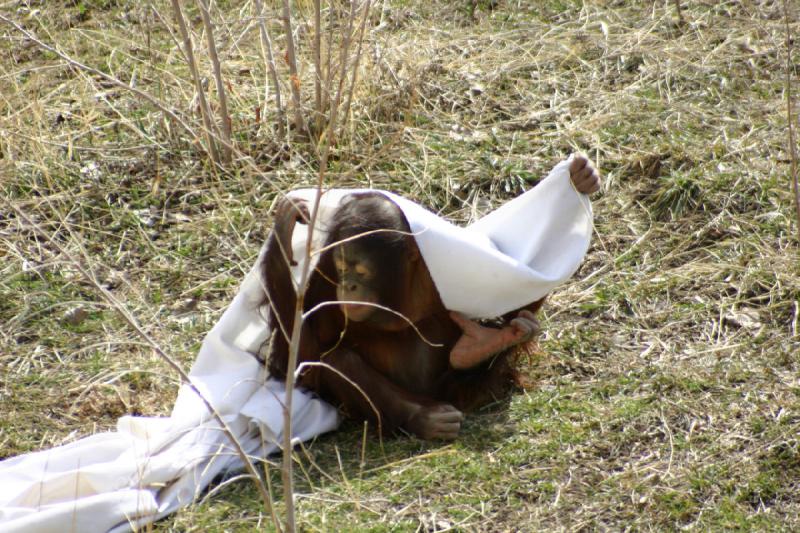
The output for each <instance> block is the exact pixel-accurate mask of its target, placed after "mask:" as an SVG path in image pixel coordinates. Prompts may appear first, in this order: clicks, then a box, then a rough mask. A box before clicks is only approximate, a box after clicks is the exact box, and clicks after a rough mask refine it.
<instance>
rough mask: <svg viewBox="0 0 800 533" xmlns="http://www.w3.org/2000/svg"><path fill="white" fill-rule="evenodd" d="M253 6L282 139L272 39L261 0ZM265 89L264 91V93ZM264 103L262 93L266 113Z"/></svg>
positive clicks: (281, 138) (279, 91)
mask: <svg viewBox="0 0 800 533" xmlns="http://www.w3.org/2000/svg"><path fill="white" fill-rule="evenodd" d="M255 8H256V11H257V16H258V28H259V31H260V33H261V48H262V53H264V55H265V57H266V60H265V63H266V65H267V72H269V77H270V80H271V81H272V86H273V88H274V90H275V108H276V110H277V113H278V116H277V119H276V120H277V122H278V138H279V139H280V140H283V139H284V137H285V136H286V126H285V121H286V119H285V116H284V111H283V104H282V102H281V86H280V83H279V82H278V69H277V68H276V67H275V56H274V55H273V53H272V39H270V37H269V32H268V31H267V25H266V23H265V22H264V12H263V9H262V6H261V0H255ZM266 92H267V91H265V93H266ZM266 105H267V96H266V94H265V95H264V111H265V114H266Z"/></svg>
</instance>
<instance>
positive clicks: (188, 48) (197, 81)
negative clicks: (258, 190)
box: [172, 0, 220, 165]
mask: <svg viewBox="0 0 800 533" xmlns="http://www.w3.org/2000/svg"><path fill="white" fill-rule="evenodd" d="M172 11H173V12H174V13H175V20H176V21H177V23H178V30H179V31H180V33H181V37H182V38H183V49H184V53H185V54H186V63H187V64H188V65H189V70H190V71H191V73H192V79H193V80H194V88H195V91H197V99H198V102H199V103H200V114H201V115H202V118H203V127H204V129H205V134H206V142H207V143H208V155H209V156H210V157H211V160H212V161H213V163H214V164H215V165H218V164H219V163H220V157H219V151H218V150H217V143H216V142H215V141H214V134H213V133H212V124H213V121H212V120H211V109H210V108H209V107H208V101H207V100H206V94H205V89H203V81H202V79H201V78H200V72H199V71H198V69H197V61H196V60H195V57H194V50H193V48H192V37H191V36H190V35H189V29H188V28H187V27H186V19H184V17H183V10H182V9H181V4H180V2H179V1H178V0H172Z"/></svg>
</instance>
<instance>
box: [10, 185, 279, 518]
mask: <svg viewBox="0 0 800 533" xmlns="http://www.w3.org/2000/svg"><path fill="white" fill-rule="evenodd" d="M2 200H3V203H5V204H6V205H7V206H8V207H9V208H10V209H11V210H12V211H14V213H15V214H16V215H17V216H18V217H19V218H20V219H21V220H23V221H25V223H26V224H27V225H28V226H30V227H31V228H32V229H33V230H34V231H35V232H36V233H38V234H39V235H41V236H42V237H43V238H45V239H47V241H48V242H50V244H52V245H53V246H54V247H55V248H56V250H58V252H59V253H60V254H62V255H63V256H64V257H66V258H67V260H68V261H69V262H70V263H72V265H73V266H74V267H75V268H76V269H77V270H78V272H80V273H81V275H82V276H83V277H84V278H85V279H86V280H87V281H88V282H89V283H91V284H92V285H93V286H94V287H95V289H97V291H98V292H100V294H101V295H102V297H103V298H105V299H106V301H107V302H108V303H109V304H110V305H111V307H113V308H114V309H115V310H116V311H117V312H118V313H119V314H120V316H122V318H123V320H125V322H127V323H128V325H129V326H131V327H132V328H133V329H134V331H136V333H137V334H138V335H139V336H140V337H142V339H144V341H145V342H146V343H147V344H148V345H149V346H150V347H151V348H152V349H153V351H154V352H155V353H157V354H158V356H159V357H160V358H161V359H163V360H164V361H165V362H166V363H167V365H169V366H170V368H172V369H173V370H174V371H175V372H176V373H177V374H178V375H179V376H180V378H181V381H182V382H183V383H184V384H185V385H186V386H188V387H189V388H190V389H191V390H192V392H194V393H195V394H197V396H198V398H200V401H202V402H203V405H205V407H206V409H208V411H209V413H211V415H212V416H213V417H214V420H216V422H217V423H218V424H219V425H220V427H221V428H222V431H223V432H224V433H225V435H226V436H227V437H228V438H229V439H230V441H231V444H232V445H233V447H234V449H235V450H236V454H237V455H238V456H239V457H240V458H241V460H242V462H243V463H244V467H245V470H247V473H248V474H250V475H251V476H252V477H253V480H255V481H256V485H257V486H258V490H259V493H260V494H261V498H262V500H263V502H264V505H265V506H266V508H267V510H269V511H270V512H271V510H272V500H271V498H270V495H269V492H268V491H267V489H266V487H265V485H264V483H261V482H260V479H261V478H260V476H259V474H258V470H256V467H255V465H254V464H253V462H252V461H251V459H250V456H249V455H248V454H247V452H245V450H244V448H242V445H241V443H240V442H239V440H238V439H237V438H236V436H235V435H234V433H233V431H232V430H231V428H230V426H228V424H227V423H226V422H225V420H224V419H223V418H222V415H220V414H219V412H218V411H217V410H216V408H215V407H214V406H213V405H211V402H209V401H208V399H207V398H206V397H205V396H204V395H203V393H202V392H201V391H200V389H198V388H197V386H195V384H194V383H192V380H191V378H190V377H189V374H187V373H186V371H185V370H183V368H181V366H180V365H179V364H178V362H177V361H175V360H174V359H173V358H172V357H170V356H169V355H168V354H167V353H166V352H165V351H164V350H163V349H161V347H160V346H159V345H158V343H156V341H155V340H154V339H153V338H152V337H151V336H150V335H148V334H147V332H146V331H144V329H142V327H141V326H140V325H139V323H138V321H137V320H136V318H135V317H134V316H133V315H132V314H130V312H129V311H128V310H127V308H126V307H125V306H124V305H123V304H122V303H121V302H120V301H119V300H117V298H116V297H115V296H114V295H113V294H112V293H111V292H110V291H109V290H108V289H106V288H105V287H103V285H101V284H100V283H99V282H98V281H97V279H96V278H95V277H94V275H93V274H92V273H91V272H90V271H88V270H87V269H85V268H84V267H83V265H82V264H81V262H80V261H78V260H77V259H76V258H75V257H74V256H73V255H72V254H71V253H69V252H68V251H67V250H66V248H64V247H63V246H61V244H59V242H58V240H57V239H54V238H53V236H52V235H49V234H48V233H47V232H46V231H45V230H44V229H42V227H41V226H39V224H37V223H36V222H34V221H33V219H31V218H30V217H29V216H28V215H26V214H25V213H24V212H23V211H22V210H21V209H20V208H18V207H17V206H16V205H15V204H14V203H13V202H11V200H9V199H8V198H6V197H5V196H2ZM273 516H274V513H273ZM275 527H276V528H277V529H278V531H280V524H278V523H277V522H276V523H275Z"/></svg>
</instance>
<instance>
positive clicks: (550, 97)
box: [0, 0, 800, 531]
mask: <svg viewBox="0 0 800 533" xmlns="http://www.w3.org/2000/svg"><path fill="white" fill-rule="evenodd" d="M309 4H310V3H309ZM492 5H493V3H492V2H478V5H477V8H476V9H475V10H474V13H473V14H470V9H469V8H468V7H467V3H453V2H417V1H416V0H409V1H400V0H397V1H393V2H388V3H387V4H386V6H385V10H383V11H382V16H381V18H382V21H383V24H382V26H380V27H379V28H377V29H374V28H373V31H372V33H371V35H370V37H369V46H368V48H367V49H365V51H364V58H363V60H362V67H361V72H360V74H359V78H360V79H361V80H362V82H361V84H360V85H359V86H358V88H357V90H356V92H355V94H354V96H353V103H352V108H351V116H350V117H349V122H348V123H347V124H348V126H347V128H348V129H347V131H346V132H344V133H343V134H342V135H341V136H340V138H339V139H338V144H337V145H336V147H335V153H334V155H335V157H334V158H333V159H332V161H331V165H332V168H331V171H332V173H331V177H330V184H331V185H337V186H340V185H341V186H350V185H362V186H363V185H371V186H375V187H381V188H388V189H392V190H396V191H400V192H402V193H403V194H406V195H408V196H409V197H412V198H415V199H417V200H419V201H420V202H422V203H423V204H426V205H428V206H430V207H431V208H433V209H435V210H438V211H441V212H442V213H444V214H446V215H448V216H451V217H452V218H454V219H456V220H463V221H466V220H469V219H470V218H472V217H474V216H477V215H479V214H480V213H483V212H485V211H486V210H488V209H490V208H491V207H492V206H495V205H498V204H499V203H501V202H502V201H504V200H505V199H507V198H510V197H513V196H514V195H516V194H518V193H519V192H520V190H522V188H524V187H528V186H530V184H531V183H532V182H533V181H534V180H535V177H536V176H539V175H540V174H542V173H543V172H544V171H546V169H547V168H549V166H550V165H551V164H552V162H554V161H555V160H557V159H559V158H560V157H562V156H563V155H565V154H567V153H569V152H571V151H573V150H576V149H581V150H585V151H587V152H588V153H589V154H590V155H591V156H593V157H595V158H596V159H597V161H598V163H599V165H600V166H601V168H602V170H603V172H604V174H605V176H606V181H605V191H604V193H603V194H602V195H600V196H599V197H598V198H597V200H596V202H595V213H596V228H597V238H596V240H595V243H594V246H593V248H592V250H591V251H590V254H589V257H588V258H587V261H586V263H585V265H584V267H583V268H582V270H581V272H580V273H579V276H578V279H577V280H576V281H575V282H574V283H572V284H570V285H568V286H565V287H564V288H563V289H562V290H560V291H559V292H558V293H557V294H555V295H553V297H552V298H551V300H550V303H549V305H548V306H547V308H546V311H545V326H546V328H545V329H546V336H545V339H544V341H543V343H542V346H543V349H544V351H545V353H546V355H545V356H544V357H541V358H538V359H534V360H532V361H531V363H530V368H529V372H530V375H531V378H532V379H533V380H534V382H535V385H534V387H532V388H531V389H530V390H528V391H525V392H521V393H519V394H516V395H515V396H514V397H513V398H512V399H511V400H510V401H509V402H508V403H507V404H504V405H501V406H498V408H496V409H492V410H489V411H487V412H484V413H479V414H476V415H474V416H472V417H471V418H470V419H469V420H468V423H467V427H466V429H465V434H464V437H463V439H461V440H460V441H458V442H457V443H455V444H452V445H448V446H439V445H436V444H427V443H421V442H418V441H415V440H412V439H398V440H392V441H389V442H387V443H386V446H385V448H384V449H383V450H381V449H380V447H378V446H377V445H376V444H369V445H368V446H367V448H366V452H365V455H364V458H363V459H364V461H363V463H362V457H361V428H360V427H356V425H347V426H345V428H344V429H343V430H341V431H339V432H337V433H336V434H334V435H331V436H329V437H325V438H323V439H320V441H318V442H316V443H314V444H313V445H312V446H310V447H309V449H308V451H307V453H303V454H300V464H301V465H302V466H301V469H300V470H301V472H302V475H300V477H299V479H298V483H299V484H300V486H299V491H300V492H301V494H300V498H299V502H298V520H299V521H300V522H301V523H302V524H303V527H304V528H306V529H310V530H341V529H342V528H345V529H353V528H355V529H375V530H395V529H399V530H409V531H411V530H431V531H433V530H441V529H447V528H455V529H461V530H470V531H471V530H487V531H498V530H518V529H522V530H535V529H570V530H572V529H579V528H590V529H614V530H616V529H623V528H632V529H675V528H684V527H685V528H689V529H719V528H741V529H759V530H762V529H770V530H782V529H786V530H791V529H797V528H798V527H800V523H798V518H797V517H798V514H799V512H800V500H798V496H797V494H798V479H800V450H799V449H798V447H799V446H800V443H799V442H798V428H799V427H800V379H798V375H799V374H798V370H800V369H799V368H798V353H800V342H799V339H798V331H797V323H798V314H800V277H799V276H798V274H800V267H798V264H799V263H798V253H797V249H798V248H797V243H795V242H794V240H793V239H794V237H793V236H794V235H795V230H796V228H795V227H794V224H795V222H794V221H793V220H792V219H793V205H792V193H791V184H790V181H789V178H788V174H789V172H788V163H789V156H788V151H787V144H786V126H787V124H786V118H785V116H786V115H785V100H784V92H783V91H784V86H783V83H784V75H785V55H784V54H785V43H784V39H785V37H784V35H785V33H784V32H785V29H784V26H783V20H782V16H783V13H782V5H781V2H773V1H759V0H740V1H726V2H716V1H714V2H712V1H707V2H703V1H698V2H686V1H684V2H683V3H682V4H681V5H682V9H681V15H682V18H683V20H684V23H682V24H681V23H679V20H678V17H677V14H676V11H675V4H674V2H671V1H663V0H658V1H656V2H649V1H648V2H644V1H642V2H579V1H571V0H551V1H543V2H516V1H513V0H506V1H503V2H500V3H499V5H498V6H497V7H494V8H493V7H492ZM221 6H222V7H221V8H220V9H218V10H212V17H214V18H215V22H216V23H217V27H215V31H217V32H218V38H219V39H220V41H221V45H220V47H219V53H220V59H221V61H222V68H223V75H224V76H225V78H226V80H227V81H228V83H229V84H230V87H229V89H230V93H229V102H228V105H229V108H230V112H231V115H232V117H233V138H234V140H235V143H236V148H237V150H236V153H235V155H234V163H233V164H232V165H231V167H230V169H229V170H228V171H226V172H217V171H214V170H213V169H212V168H210V167H209V165H208V164H207V161H206V159H205V157H204V155H203V152H202V150H201V146H200V145H199V144H198V142H197V140H196V139H195V138H193V137H192V136H191V135H188V134H187V133H186V130H184V129H182V128H180V127H179V126H178V125H177V124H175V123H174V122H173V121H170V120H169V119H166V118H164V114H163V113H162V112H161V111H160V110H159V109H157V108H156V107H154V106H152V105H149V104H147V103H146V102H143V101H141V100H140V99H137V98H135V97H133V96H132V95H131V94H130V93H128V92H126V91H124V90H121V89H118V88H114V87H108V86H105V84H104V82H102V81H100V80H98V79H96V77H93V76H91V75H87V74H86V73H84V72H81V71H78V70H75V69H71V68H69V67H67V66H65V65H64V63H63V62H62V61H60V60H58V59H57V58H55V57H54V56H53V55H52V54H49V53H47V52H42V51H40V50H39V49H38V48H37V47H35V46H32V45H31V44H30V43H29V42H26V41H24V40H23V39H22V38H21V37H20V34H19V33H18V32H16V31H14V30H13V29H12V28H10V27H9V26H0V31H2V34H3V41H2V42H0V134H1V135H0V157H1V158H0V180H1V181H0V194H2V196H3V198H5V199H7V200H9V201H12V202H14V203H15V204H16V205H17V206H20V207H21V208H23V209H25V211H26V212H27V213H29V214H30V215H31V216H33V217H35V220H36V221H37V222H38V223H39V224H41V225H42V226H44V227H45V228H47V230H48V231H49V232H50V234H51V235H52V237H53V239H57V240H58V242H59V243H60V244H61V245H63V246H66V247H67V248H68V249H69V250H70V251H71V252H72V253H73V254H74V255H78V256H80V257H82V260H83V261H84V265H85V266H87V267H89V268H90V269H92V271H93V272H94V273H95V275H96V276H97V277H98V279H99V280H100V281H101V282H102V283H104V284H105V285H106V286H107V287H108V288H110V289H111V290H112V291H113V292H114V294H115V295H116V296H117V297H118V298H119V299H122V300H124V301H126V302H127V304H128V306H129V309H130V310H131V312H132V313H134V315H136V316H137V317H138V319H139V321H140V322H141V323H143V324H145V325H146V326H147V328H148V331H149V333H150V334H151V335H153V337H154V338H156V340H157V341H158V342H159V344H160V345H161V346H163V347H165V348H166V349H167V351H168V352H170V353H172V354H174V355H175V356H176V357H177V358H178V359H179V360H181V361H183V363H184V364H185V365H186V366H188V365H189V364H190V363H191V360H192V357H193V354H194V353H195V352H196V350H197V347H198V345H199V342H200V340H201V339H202V336H203V334H204V332H205V331H207V330H208V328H209V327H210V326H211V325H212V324H213V323H214V321H215V320H216V318H217V317H218V316H219V313H220V312H221V310H222V309H223V308H224V306H225V305H226V303H227V302H228V301H229V300H230V298H231V296H232V294H233V293H234V291H235V289H236V286H237V283H238V281H239V280H240V279H241V277H242V275H243V272H245V271H246V270H247V269H249V266H250V264H251V263H252V261H254V259H255V254H256V252H257V250H258V247H259V246H260V244H261V242H263V240H264V238H265V236H266V233H267V231H268V229H269V219H268V217H267V215H266V213H267V209H268V207H269V206H270V204H271V202H272V201H273V199H274V198H275V197H276V195H277V194H278V193H279V191H280V190H281V189H286V188H288V187H291V186H295V185H298V184H302V183H309V182H310V181H311V180H312V179H313V171H314V163H313V161H314V158H313V153H311V151H309V150H307V149H304V147H303V146H302V145H300V144H297V145H291V146H289V147H288V148H287V147H282V146H280V145H278V144H277V143H276V142H275V141H274V139H275V131H274V130H275V127H274V123H273V122H272V121H271V120H272V118H273V116H274V109H273V107H272V106H271V105H265V103H264V102H263V95H264V86H265V83H266V82H265V80H266V76H267V73H266V72H265V71H264V61H263V59H262V57H261V55H260V44H259V34H258V27H257V25H256V24H255V21H253V20H252V19H251V13H252V11H251V9H250V7H249V5H242V6H240V5H235V6H230V5H228V4H226V3H223V4H221ZM303 6H305V4H303ZM303 6H301V8H302V9H305V10H306V11H305V12H306V13H307V15H310V7H308V6H305V7H303ZM156 7H158V9H160V10H161V12H162V13H168V9H167V5H166V3H162V2H157V3H156ZM276 8H277V4H276V3H275V4H274V5H269V4H268V5H267V9H271V10H273V11H272V12H273V13H275V12H276V11H275V9H276ZM0 10H1V11H0V12H1V13H2V14H3V15H5V16H8V17H11V18H13V19H14V20H17V21H19V22H23V23H24V24H25V25H26V27H28V28H29V29H31V30H33V31H35V32H36V33H37V34H38V35H39V36H40V37H41V38H42V39H45V40H47V41H48V42H52V43H57V44H58V46H59V47H60V49H61V50H63V51H65V52H67V53H69V54H70V55H71V56H73V57H75V58H78V59H80V60H81V61H83V62H85V63H87V64H89V65H92V66H94V67H96V68H99V69H101V70H103V71H104V72H106V73H109V74H111V75H113V76H115V77H117V78H119V79H120V80H122V81H125V82H126V83H131V84H135V85H136V87H138V88H141V89H142V90H146V91H148V92H150V93H151V94H153V95H155V96H157V97H158V99H159V100H160V101H161V102H163V103H164V104H166V105H168V106H169V107H170V109H174V110H176V112H178V113H180V114H181V116H182V117H185V118H186V120H191V121H192V122H191V124H193V125H194V127H197V126H196V124H198V123H199V122H198V121H199V116H198V115H197V114H196V113H195V110H194V108H193V106H192V105H190V102H192V84H191V81H190V77H189V75H188V71H187V68H186V65H185V63H184V62H183V61H182V60H181V58H180V55H179V54H178V51H177V47H176V45H175V43H174V41H173V38H172V37H171V36H170V34H169V32H168V31H167V29H166V27H165V25H164V23H163V22H161V21H160V20H159V19H158V17H156V16H154V15H153V12H152V11H150V10H148V9H146V8H145V7H142V6H139V5H138V3H127V2H123V1H112V0H108V1H100V0H96V1H82V2H72V1H63V2H53V3H51V2H27V3H26V2H5V3H3V4H2V5H0ZM187 11H189V13H188V14H187V16H188V18H189V20H190V21H191V22H192V24H193V27H194V29H195V31H198V32H199V31H201V30H202V23H201V21H200V19H199V18H197V15H198V14H197V13H196V12H192V11H191V10H187ZM795 16H797V14H795ZM193 17H194V18H193ZM376 19H377V16H376ZM375 22H377V20H376V21H375ZM269 28H270V31H274V32H275V33H274V34H273V39H274V41H275V43H274V45H275V47H276V55H278V56H280V55H282V51H283V46H284V41H283V39H282V38H281V37H280V22H279V19H278V18H277V17H275V18H274V19H272V20H270V22H269ZM790 28H791V31H792V33H793V35H798V34H799V33H800V24H798V23H797V22H796V19H795V20H792V21H791V25H790ZM310 39H311V37H310V35H308V34H304V35H303V36H301V40H300V52H301V54H304V57H305V58H306V59H307V58H308V57H310V54H311V48H310ZM278 51H280V52H279V53H278ZM198 61H200V63H201V68H203V69H205V71H206V72H211V71H210V69H209V63H208V60H207V58H206V57H199V58H198ZM303 63H304V64H310V63H307V61H306V62H303ZM280 69H281V73H282V74H283V75H284V76H285V75H286V72H285V64H283V63H282V64H281V65H280ZM300 74H301V78H302V80H303V86H304V87H311V86H312V85H313V83H312V82H311V80H312V74H313V73H312V72H310V71H308V70H306V71H303V72H301V73H300ZM797 74H798V72H794V73H793V75H794V76H797ZM284 81H285V80H284ZM212 85H213V83H212ZM212 89H213V88H212ZM285 89H286V90H285V91H284V92H283V94H284V95H287V94H289V90H288V85H287V86H285ZM211 91H212V93H213V90H211ZM312 92H313V91H306V93H305V94H306V96H307V97H308V98H311V93H312ZM256 106H261V107H262V108H263V109H265V110H266V114H265V117H266V118H265V120H264V121H263V122H262V123H260V124H256V123H255V122H254V121H255V111H254V110H255V107H256ZM0 209H2V210H0V256H1V257H3V259H4V261H3V263H2V265H0V295H2V298H0V369H2V380H0V411H2V413H3V416H2V418H1V419H0V450H1V452H0V453H2V455H3V456H10V455H14V454H16V453H20V452H24V451H28V450H33V449H39V448H43V447H47V446H52V445H54V444H59V443H61V442H64V441H65V440H70V439H73V438H75V437H77V436H83V435H86V434H89V433H92V432H95V431H99V430H102V429H106V428H109V427H112V426H113V424H114V421H115V419H116V418H117V417H118V416H120V415H121V414H124V413H142V414H148V415H150V414H166V413H167V412H168V411H169V407H170V406H171V403H172V400H173V397H174V393H175V390H176V387H177V384H176V378H175V377H174V376H171V375H170V374H169V373H168V371H167V369H166V366H165V365H164V364H163V363H162V362H160V361H159V359H158V358H157V357H155V356H154V355H153V354H152V353H151V351H150V350H149V349H148V348H147V347H145V346H143V345H142V344H141V343H140V341H139V340H138V339H137V338H136V337H135V335H134V334H133V333H132V332H131V331H130V330H129V329H128V328H127V327H126V326H125V325H124V323H123V321H122V320H121V319H119V318H117V317H116V315H115V314H114V313H113V312H112V311H111V310H109V309H108V308H107V307H106V306H105V305H104V304H103V303H102V300H101V299H100V298H99V296H98V295H97V294H96V292H95V291H94V290H93V289H92V287H91V286H89V285H87V284H86V283H85V282H84V281H83V280H82V279H81V277H80V276H79V275H78V273H77V271H76V269H75V268H74V266H72V265H70V264H69V263H68V262H65V260H64V258H63V257H61V256H60V255H59V254H58V253H57V252H56V251H55V248H54V246H53V245H52V244H51V243H49V242H48V241H47V240H44V239H42V238H40V237H37V236H36V235H35V234H34V233H33V232H32V231H31V228H28V227H25V225H24V224H22V223H21V221H19V220H17V219H15V218H14V217H12V216H11V215H10V214H9V213H8V212H7V211H6V210H5V208H0ZM275 481H276V483H277V482H278V480H277V479H276V480H275ZM259 509H260V508H259V504H258V495H257V492H256V490H255V489H254V488H253V487H252V486H251V485H249V484H247V483H245V482H240V483H237V484H234V485H232V486H231V487H228V488H226V489H224V490H223V491H222V492H221V494H218V495H217V496H216V497H215V498H214V499H212V500H210V501H209V502H205V503H203V504H200V505H198V506H196V507H193V508H192V509H190V510H187V511H184V512H181V513H180V514H179V515H177V516H176V517H175V518H172V519H169V520H166V521H164V522H162V523H160V524H159V525H158V526H157V527H156V529H157V530H187V529H194V530H209V529H214V528H215V527H216V528H218V529H223V528H224V529H226V530H243V531H244V530H252V528H253V527H254V526H255V525H256V524H258V523H260V522H259V521H264V520H265V518H264V516H263V514H260V513H263V510H261V511H260V510H259Z"/></svg>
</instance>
